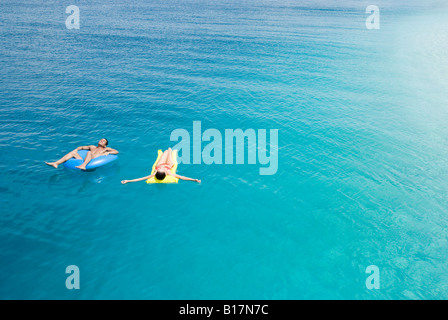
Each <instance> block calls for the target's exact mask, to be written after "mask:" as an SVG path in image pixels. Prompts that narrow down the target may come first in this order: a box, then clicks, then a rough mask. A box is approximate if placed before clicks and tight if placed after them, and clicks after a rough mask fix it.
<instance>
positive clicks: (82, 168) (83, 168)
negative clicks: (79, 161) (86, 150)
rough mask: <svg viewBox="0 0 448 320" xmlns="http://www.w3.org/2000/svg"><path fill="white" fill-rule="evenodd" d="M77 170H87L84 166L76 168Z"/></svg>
mask: <svg viewBox="0 0 448 320" xmlns="http://www.w3.org/2000/svg"><path fill="white" fill-rule="evenodd" d="M75 168H78V169H81V170H86V167H85V166H83V165H80V166H77V167H75Z"/></svg>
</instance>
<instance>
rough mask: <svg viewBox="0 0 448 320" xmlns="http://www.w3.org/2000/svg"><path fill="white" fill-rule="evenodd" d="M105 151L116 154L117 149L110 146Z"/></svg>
mask: <svg viewBox="0 0 448 320" xmlns="http://www.w3.org/2000/svg"><path fill="white" fill-rule="evenodd" d="M106 152H107V153H109V154H118V151H117V150H115V149H112V148H106Z"/></svg>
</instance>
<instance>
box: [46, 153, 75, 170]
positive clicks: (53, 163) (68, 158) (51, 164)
mask: <svg viewBox="0 0 448 320" xmlns="http://www.w3.org/2000/svg"><path fill="white" fill-rule="evenodd" d="M71 158H75V159H82V157H81V156H80V155H79V154H78V150H76V149H75V150H73V151H71V152H69V153H67V154H66V155H65V156H63V157H62V158H61V159H59V160H58V161H55V162H45V163H46V164H48V165H49V166H52V167H53V168H57V167H58V165H60V164H61V163H64V162H65V161H67V160H70V159H71Z"/></svg>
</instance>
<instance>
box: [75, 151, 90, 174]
mask: <svg viewBox="0 0 448 320" xmlns="http://www.w3.org/2000/svg"><path fill="white" fill-rule="evenodd" d="M90 160H92V152H91V151H89V152H87V155H86V157H85V159H84V163H83V164H81V165H79V166H76V167H75V168H78V169H81V170H86V166H87V164H88V163H89V162H90Z"/></svg>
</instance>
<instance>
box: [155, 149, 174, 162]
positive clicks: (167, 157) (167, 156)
mask: <svg viewBox="0 0 448 320" xmlns="http://www.w3.org/2000/svg"><path fill="white" fill-rule="evenodd" d="M164 163H167V164H172V160H171V148H168V150H165V151H164V152H163V154H162V156H161V157H160V160H159V161H158V162H157V165H156V166H158V165H159V164H164Z"/></svg>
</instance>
